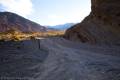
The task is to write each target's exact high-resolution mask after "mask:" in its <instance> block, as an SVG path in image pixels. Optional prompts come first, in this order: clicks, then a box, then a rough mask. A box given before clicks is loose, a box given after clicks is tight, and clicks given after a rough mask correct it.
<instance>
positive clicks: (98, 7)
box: [65, 0, 120, 45]
mask: <svg viewBox="0 0 120 80" xmlns="http://www.w3.org/2000/svg"><path fill="white" fill-rule="evenodd" d="M91 3H92V6H91V10H92V11H91V13H90V15H89V16H87V17H86V18H85V19H84V20H83V21H82V22H81V23H79V24H77V25H74V26H73V27H71V28H69V29H68V30H67V31H66V34H65V38H67V39H70V40H74V41H81V42H88V43H106V44H117V45H119V44H120V35H119V34H120V22H119V21H120V5H119V4H120V0H92V1H91Z"/></svg>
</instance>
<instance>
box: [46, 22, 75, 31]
mask: <svg viewBox="0 0 120 80" xmlns="http://www.w3.org/2000/svg"><path fill="white" fill-rule="evenodd" d="M73 25H75V23H66V24H61V25H55V26H47V27H48V28H49V29H55V30H67V29H68V28H70V27H72V26H73Z"/></svg>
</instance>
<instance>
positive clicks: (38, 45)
mask: <svg viewBox="0 0 120 80" xmlns="http://www.w3.org/2000/svg"><path fill="white" fill-rule="evenodd" d="M0 77H1V78H0V80H1V79H8V80H10V79H11V80H13V79H20V80H22V79H23V80H120V46H92V45H88V44H82V43H74V42H71V41H67V40H65V39H63V38H46V39H38V40H26V41H21V42H12V41H11V42H10V41H9V42H0Z"/></svg>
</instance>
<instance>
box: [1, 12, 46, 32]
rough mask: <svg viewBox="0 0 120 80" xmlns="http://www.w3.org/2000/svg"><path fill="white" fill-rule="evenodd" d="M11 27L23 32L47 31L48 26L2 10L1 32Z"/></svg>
mask: <svg viewBox="0 0 120 80" xmlns="http://www.w3.org/2000/svg"><path fill="white" fill-rule="evenodd" d="M11 28H15V29H18V30H20V31H23V32H39V31H46V29H47V28H45V27H44V26H41V25H39V24H37V23H35V22H32V21H30V20H28V19H25V18H23V17H21V16H19V15H17V14H14V13H11V12H0V32H5V31H7V30H9V29H11Z"/></svg>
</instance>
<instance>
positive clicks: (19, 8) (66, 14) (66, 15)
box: [0, 0, 91, 25]
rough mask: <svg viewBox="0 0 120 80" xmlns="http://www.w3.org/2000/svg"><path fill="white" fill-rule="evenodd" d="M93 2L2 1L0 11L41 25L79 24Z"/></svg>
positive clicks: (49, 0)
mask: <svg viewBox="0 0 120 80" xmlns="http://www.w3.org/2000/svg"><path fill="white" fill-rule="evenodd" d="M90 1H91V0H0V11H10V12H14V13H17V14H19V15H21V16H23V17H25V18H27V19H30V20H32V21H34V22H37V23H39V24H41V25H57V24H64V23H71V22H73V23H77V22H80V21H81V20H83V19H84V17H86V16H87V15H88V14H89V13H90V11H91V9H90V7H91V2H90Z"/></svg>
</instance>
